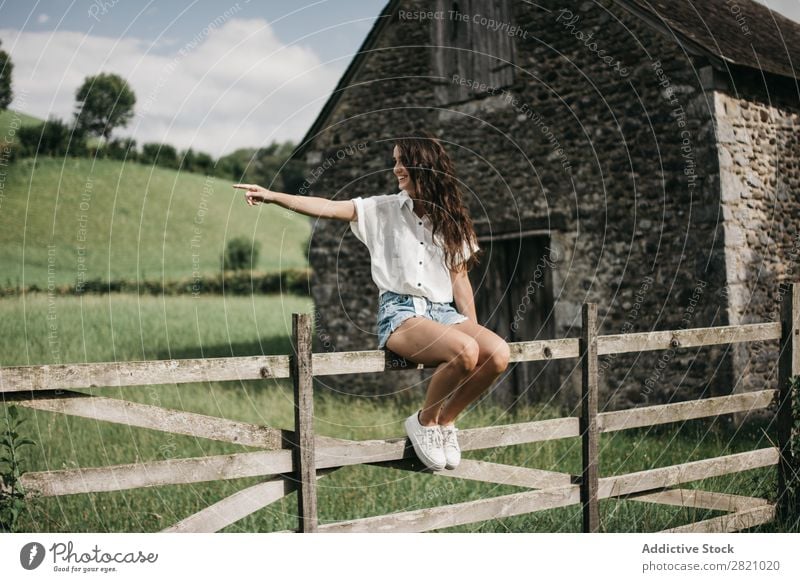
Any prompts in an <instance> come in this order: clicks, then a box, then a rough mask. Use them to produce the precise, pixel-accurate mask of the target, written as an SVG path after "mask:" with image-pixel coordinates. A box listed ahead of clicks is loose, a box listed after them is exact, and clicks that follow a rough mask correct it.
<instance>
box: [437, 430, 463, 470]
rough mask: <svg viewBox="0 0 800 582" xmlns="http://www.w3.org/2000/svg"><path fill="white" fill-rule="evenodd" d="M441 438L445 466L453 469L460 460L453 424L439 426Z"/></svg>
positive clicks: (459, 450) (459, 448)
mask: <svg viewBox="0 0 800 582" xmlns="http://www.w3.org/2000/svg"><path fill="white" fill-rule="evenodd" d="M439 428H440V429H441V431H442V440H443V441H444V456H445V468H446V469H455V468H456V467H458V464H459V463H460V462H461V447H459V446H458V439H457V438H456V433H457V432H458V429H457V428H456V427H455V426H440V427H439Z"/></svg>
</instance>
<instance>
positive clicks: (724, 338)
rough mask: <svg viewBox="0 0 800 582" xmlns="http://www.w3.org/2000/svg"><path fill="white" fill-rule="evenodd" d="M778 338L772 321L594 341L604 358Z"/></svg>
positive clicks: (617, 335)
mask: <svg viewBox="0 0 800 582" xmlns="http://www.w3.org/2000/svg"><path fill="white" fill-rule="evenodd" d="M780 336H781V332H780V323H776V322H771V323H749V324H744V325H730V326H720V327H699V328H694V329H675V330H664V331H650V332H643V333H626V334H616V335H604V336H600V337H599V338H598V340H597V353H598V355H600V356H605V355H608V354H622V353H628V352H645V351H651V350H666V349H670V348H692V347H700V346H712V345H718V344H730V343H737V342H751V341H768V340H774V339H779V338H780Z"/></svg>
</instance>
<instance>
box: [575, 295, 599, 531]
mask: <svg viewBox="0 0 800 582" xmlns="http://www.w3.org/2000/svg"><path fill="white" fill-rule="evenodd" d="M582 320H583V323H582V325H583V327H582V328H581V338H580V354H581V385H582V389H581V420H580V431H581V440H582V447H581V451H582V459H583V473H582V474H581V504H582V505H583V531H584V532H587V533H595V532H598V531H600V510H599V506H598V500H597V489H598V483H597V461H598V459H597V439H598V431H597V400H598V397H597V369H598V366H597V304H596V303H584V304H583V309H582Z"/></svg>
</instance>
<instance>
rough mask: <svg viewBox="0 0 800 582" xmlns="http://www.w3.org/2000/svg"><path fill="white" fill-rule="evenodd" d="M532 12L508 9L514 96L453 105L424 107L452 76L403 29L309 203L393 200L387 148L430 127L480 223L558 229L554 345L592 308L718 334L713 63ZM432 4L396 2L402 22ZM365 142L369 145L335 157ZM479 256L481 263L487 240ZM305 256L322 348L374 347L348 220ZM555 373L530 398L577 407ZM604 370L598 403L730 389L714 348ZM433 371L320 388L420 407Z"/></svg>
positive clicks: (566, 367) (424, 26)
mask: <svg viewBox="0 0 800 582" xmlns="http://www.w3.org/2000/svg"><path fill="white" fill-rule="evenodd" d="M536 4H537V5H539V6H541V7H543V8H544V9H539V8H536V7H534V6H532V5H531V4H527V3H522V2H515V3H514V19H515V22H514V25H516V26H518V27H519V30H521V31H523V33H524V34H518V35H517V36H516V37H515V42H516V60H515V65H516V67H515V80H514V83H513V85H512V86H510V87H507V88H504V89H503V90H502V91H499V90H498V91H494V92H493V93H494V94H488V93H487V94H486V96H484V97H482V98H477V99H474V100H472V101H468V102H465V103H458V104H446V103H439V102H437V101H436V98H435V95H434V91H433V83H434V82H440V83H441V82H452V81H453V80H452V79H450V80H449V81H448V80H447V79H444V80H443V79H432V78H431V75H432V73H431V52H430V51H431V50H432V49H430V48H428V47H427V46H426V45H428V44H429V39H430V36H431V32H430V26H431V25H432V22H430V21H426V22H421V21H414V20H410V19H400V18H395V20H394V21H392V22H391V24H390V25H389V26H388V27H387V28H386V30H385V31H384V34H383V35H382V36H381V37H380V39H379V40H378V42H377V46H375V47H374V48H373V50H372V52H371V54H370V55H369V56H368V57H367V58H366V59H365V61H364V63H363V65H362V67H361V69H360V71H359V73H358V75H357V77H356V79H355V80H354V82H353V83H352V84H351V86H350V87H349V88H348V89H347V90H346V92H345V93H344V95H343V96H342V98H341V99H340V100H339V102H338V104H337V106H336V107H335V108H334V110H333V112H332V114H331V116H330V117H329V119H328V126H327V128H326V129H325V130H324V131H323V132H321V134H320V135H319V137H318V138H317V139H316V140H315V142H314V144H313V146H312V147H311V149H310V152H309V154H308V162H309V171H310V172H311V171H312V170H313V169H318V168H319V167H320V164H321V163H322V161H323V160H326V159H328V158H331V157H333V158H334V159H335V160H336V161H335V163H333V164H329V167H327V168H325V169H324V171H322V172H317V173H318V174H320V175H319V177H318V178H317V179H316V182H315V183H314V184H313V186H312V187H311V190H310V191H311V193H312V194H313V195H318V196H325V197H331V198H337V199H347V198H352V197H355V196H369V195H374V194H385V193H393V192H395V191H396V182H395V180H394V178H393V176H392V174H391V161H390V156H391V147H392V144H391V139H392V138H393V137H395V136H399V135H404V134H406V132H408V131H413V129H414V128H420V127H427V128H429V129H432V130H433V131H435V132H436V133H437V134H438V135H439V136H440V137H441V139H443V140H444V141H445V142H446V144H448V150H449V151H450V153H451V155H452V156H453V157H454V159H455V161H456V166H457V170H458V172H459V177H460V178H461V179H462V180H463V182H464V185H465V190H466V192H465V196H466V198H467V203H468V204H469V206H470V209H471V214H472V217H473V219H474V220H475V221H476V224H478V225H479V226H481V225H482V226H481V228H483V229H484V230H485V229H486V227H487V226H491V225H504V226H503V228H506V229H507V228H508V225H509V224H510V225H512V226H513V225H515V224H516V225H521V224H523V223H524V222H526V221H531V220H534V221H538V222H539V223H543V224H549V225H551V228H550V235H551V243H552V244H551V248H553V249H554V250H557V251H558V252H557V253H556V254H557V259H558V260H557V265H556V267H555V271H554V273H553V291H554V295H555V306H554V314H555V318H556V329H555V337H556V338H560V337H577V336H578V335H579V333H580V324H581V321H580V306H581V304H582V303H583V302H589V301H591V302H596V303H597V304H598V314H599V322H600V333H601V334H610V333H632V332H639V331H649V330H662V329H675V328H681V327H684V328H685V327H705V326H711V325H726V324H727V323H728V314H727V305H726V303H725V296H724V293H723V292H722V290H723V289H724V286H725V277H726V271H725V248H724V244H725V235H724V233H723V229H722V223H721V216H720V215H719V180H720V177H719V173H718V161H717V160H718V153H717V150H716V146H715V130H714V116H713V112H714V107H715V102H714V98H713V91H709V90H708V89H707V88H706V87H704V81H703V79H704V77H707V76H708V74H707V71H708V63H707V62H705V61H704V60H703V59H702V58H700V57H696V56H694V57H690V56H688V55H687V54H685V53H684V52H683V50H682V49H680V48H679V47H678V46H677V45H676V44H675V43H674V42H673V41H672V40H671V39H669V38H668V37H667V36H665V35H663V34H661V33H659V32H656V31H654V30H653V29H652V28H650V27H649V26H647V25H645V24H643V23H642V22H641V21H640V20H638V19H637V18H636V17H633V16H632V15H630V14H629V13H627V12H626V11H625V10H623V9H621V8H619V7H618V6H616V5H615V4H613V3H611V2H609V1H603V2H597V3H596V2H552V1H547V0H543V1H540V2H537V3H536ZM428 6H429V3H427V2H421V1H419V2H403V8H404V9H406V10H422V9H429V8H428ZM566 11H569V12H571V14H568V12H566ZM590 32H591V33H593V35H592V40H593V41H594V43H592V42H588V43H587V41H586V36H585V35H586V34H588V33H590ZM578 33H580V34H581V35H583V36H580V35H579V34H578ZM581 38H583V39H584V40H583V41H582V40H580V39H581ZM600 51H604V52H603V53H600ZM606 57H612V58H611V59H610V64H609V62H607V61H609V59H608V58H606ZM623 73H624V74H623ZM470 81H477V82H480V81H481V80H480V79H470ZM456 82H460V81H459V80H456ZM358 143H366V144H367V145H366V146H365V148H364V149H363V150H362V151H358V152H356V153H355V154H353V155H345V156H337V152H338V151H339V150H341V149H342V148H345V147H347V146H348V145H350V146H352V144H358ZM340 158H341V159H340ZM556 224H557V225H561V226H559V227H558V228H555V227H552V225H556ZM511 230H513V228H512V229H511ZM483 248H484V250H486V251H487V254H488V252H489V251H490V249H491V245H490V243H488V242H487V243H484V245H483ZM309 260H310V262H311V266H312V268H313V269H314V279H313V281H312V291H313V294H314V299H315V303H316V305H317V309H318V313H317V314H316V315H317V318H316V320H317V325H318V327H319V328H321V329H323V330H324V332H325V334H327V336H328V337H329V341H328V344H329V349H335V350H351V349H374V347H375V345H376V337H375V335H374V333H375V317H376V306H377V289H376V288H375V286H374V284H373V283H372V281H371V278H370V271H369V264H368V254H367V251H366V249H365V248H364V247H363V245H361V243H360V242H359V241H357V240H356V239H355V237H354V236H353V235H352V234H351V233H350V232H349V229H348V227H347V225H345V224H343V223H335V222H332V221H327V222H319V223H318V224H316V225H315V227H314V231H313V235H312V239H311V244H310V248H309ZM317 349H321V348H317ZM559 365H560V367H561V369H562V371H563V373H562V377H563V382H562V383H561V385H554V386H535V387H534V390H535V391H536V392H537V393H539V394H540V395H541V398H542V399H544V400H551V399H553V398H554V399H556V400H557V401H560V402H562V403H564V404H566V405H568V406H572V405H574V404H575V402H576V398H577V394H578V391H579V381H580V372H579V369H575V362H574V361H563V362H561V363H559ZM600 368H601V373H602V378H601V390H602V393H603V395H604V397H605V398H604V401H602V402H601V406H602V407H609V408H618V407H623V406H629V405H636V404H643V403H653V402H661V401H669V400H674V399H679V400H680V399H685V398H690V397H696V396H698V395H699V394H701V393H703V392H704V391H706V390H709V391H710V392H713V393H717V392H718V393H726V392H728V391H730V384H731V382H730V378H731V368H730V361H729V358H727V357H726V356H725V350H724V349H723V348H716V347H715V348H705V349H701V350H670V351H667V352H644V353H642V354H638V355H630V356H628V355H619V356H616V357H603V358H601V365H600ZM426 376H427V373H426V372H416V371H415V372H393V373H390V374H375V375H364V376H342V377H330V378H324V379H322V380H324V384H323V385H322V386H321V388H322V389H332V390H337V391H344V392H348V393H373V394H374V393H397V392H407V393H409V394H413V396H414V397H415V398H420V397H421V396H422V394H423V393H424V387H425V384H424V383H423V380H424V379H425V378H426Z"/></svg>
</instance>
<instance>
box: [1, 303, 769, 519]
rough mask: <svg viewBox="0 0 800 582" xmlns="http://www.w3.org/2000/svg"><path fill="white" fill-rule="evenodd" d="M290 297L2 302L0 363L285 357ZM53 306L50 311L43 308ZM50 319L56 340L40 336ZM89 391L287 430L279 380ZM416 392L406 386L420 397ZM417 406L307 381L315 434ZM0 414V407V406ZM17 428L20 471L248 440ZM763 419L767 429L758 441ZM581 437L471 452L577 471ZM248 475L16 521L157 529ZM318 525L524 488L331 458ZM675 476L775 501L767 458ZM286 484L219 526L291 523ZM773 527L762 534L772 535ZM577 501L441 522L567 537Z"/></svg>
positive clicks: (655, 442) (533, 416)
mask: <svg viewBox="0 0 800 582" xmlns="http://www.w3.org/2000/svg"><path fill="white" fill-rule="evenodd" d="M311 309H312V305H311V302H310V300H308V299H305V298H296V297H277V296H273V297H253V298H248V297H200V298H197V299H193V298H187V297H166V298H158V297H150V296H146V297H135V296H131V295H111V296H102V297H97V296H85V297H82V298H75V297H56V298H54V300H53V303H50V301H49V300H48V298H47V296H46V295H31V296H27V297H25V298H24V299H23V298H21V297H19V298H7V299H4V300H2V301H0V326H2V327H0V354H2V362H0V364H2V365H3V366H8V365H22V364H42V363H49V364H52V363H59V362H81V361H113V360H117V361H121V360H140V359H155V358H170V357H171V358H184V357H195V356H226V355H252V354H261V353H284V354H285V353H289V352H290V351H291V347H290V344H289V341H288V336H289V333H290V329H291V313H292V312H310V311H311ZM48 315H50V316H51V318H50V319H48ZM53 324H55V335H54V336H53V337H54V338H55V339H56V340H57V343H58V351H57V352H54V351H53V345H52V344H51V343H50V342H49V341H48V332H51V331H53V328H51V327H49V326H50V325H53ZM84 392H86V393H90V394H96V395H103V396H108V397H114V398H122V399H127V400H131V401H135V402H140V403H145V404H150V405H154V406H161V407H165V408H168V409H175V410H185V411H191V412H197V413H201V414H208V415H213V416H219V417H222V418H229V419H235V420H240V421H244V422H251V423H257V424H260V425H266V426H272V427H280V428H291V427H292V424H293V415H294V410H293V400H292V388H291V385H290V384H289V383H288V382H286V381H248V382H227V383H218V382H210V383H202V384H187V385H174V384H172V385H170V384H165V385H160V386H147V387H141V388H139V387H135V388H93V389H86V390H84ZM422 396H423V393H422V389H420V390H419V391H417V392H416V393H415V394H413V395H411V398H413V399H416V400H421V398H422ZM414 404H418V402H412V403H409V402H408V401H401V400H398V399H395V398H391V397H383V398H375V397H360V396H354V395H347V394H342V393H336V392H333V391H332V390H329V389H328V388H327V387H326V384H325V382H324V378H320V379H319V380H318V383H317V384H316V388H315V400H314V411H315V419H314V422H315V430H316V432H317V433H318V434H322V435H328V436H335V437H341V438H348V439H370V438H387V437H398V436H402V434H403V430H402V420H403V419H404V418H405V416H407V415H408V414H409V412H410V410H412V406H413V405H414ZM2 414H3V413H2V412H0V416H2ZM21 415H22V416H24V417H25V418H26V424H25V425H23V432H24V436H28V437H30V438H32V439H33V440H35V441H36V446H35V447H30V448H28V449H27V450H26V453H25V467H24V469H25V470H27V471H45V470H57V469H70V468H79V467H102V466H107V465H113V464H126V463H135V462H144V461H158V460H164V459H169V458H188V457H202V456H207V455H216V454H224V453H235V452H247V451H251V450H255V449H252V448H248V447H243V446H238V445H234V444H228V443H221V442H216V441H211V440H205V439H197V438H190V437H185V436H180V435H172V434H168V433H161V432H158V431H151V430H146V429H139V428H131V427H127V426H124V425H117V424H111V423H106V422H98V421H93V420H88V419H82V418H77V417H68V416H64V415H59V414H54V413H48V412H41V411H35V410H29V409H21ZM560 415H561V414H560V413H559V411H556V410H553V409H548V408H543V407H527V408H521V409H519V410H517V411H515V412H513V413H508V412H507V411H504V410H501V409H499V408H498V407H496V406H493V405H491V404H489V403H481V404H479V405H478V406H476V407H475V408H473V409H472V410H470V411H468V412H467V413H466V414H464V415H462V417H461V419H460V421H459V426H460V427H461V428H471V427H481V426H492V425H501V424H510V423H514V422H522V421H528V420H542V419H546V418H554V417H557V416H560ZM772 433H774V430H773V428H772V427H767V434H769V435H770V437H769V438H771V439H773V440H774V434H772ZM768 446H771V444H770V442H769V439H768V438H767V437H766V436H765V433H764V432H763V431H762V427H760V426H758V425H757V424H752V425H747V427H746V428H745V429H742V430H739V431H735V430H733V429H732V428H731V427H730V426H728V425H727V424H724V423H721V422H719V421H714V420H711V419H709V420H702V421H692V422H689V423H683V424H668V425H664V426H660V427H654V428H648V429H634V430H628V431H621V432H615V433H608V434H603V435H601V439H600V459H601V460H600V475H601V477H603V476H609V475H615V474H623V473H628V472H633V471H641V470H645V469H649V468H655V467H661V466H666V465H671V464H677V463H683V462H688V461H694V460H699V459H703V458H709V457H714V456H718V455H723V454H730V453H736V452H742V451H747V450H754V449H758V448H763V447H768ZM580 450H581V446H580V440H579V439H576V438H570V439H560V440H557V441H550V442H543V443H535V444H530V445H517V446H510V447H502V448H496V449H489V450H484V451H467V452H465V453H464V457H465V458H468V459H483V460H487V461H491V462H496V463H506V464H511V465H518V466H523V467H531V468H538V469H544V470H550V471H561V472H569V473H572V474H576V473H579V472H580ZM258 482H259V479H257V478H248V479H235V480H229V481H218V482H210V483H199V484H191V485H175V486H162V487H152V488H143V489H138V490H130V491H118V492H110V493H96V494H80V495H67V496H63V497H56V498H39V499H33V500H32V501H31V503H30V505H29V509H28V511H26V512H25V513H24V515H23V516H22V520H21V523H20V530H21V531H30V532H95V531H97V532H106V531H108V532H125V531H131V532H155V531H160V530H162V529H164V528H166V527H169V526H170V525H172V524H174V523H176V522H178V521H180V520H181V519H183V518H185V517H187V516H189V515H191V514H193V513H195V512H197V511H199V510H201V509H203V508H205V507H208V506H209V505H211V504H212V503H214V502H216V501H219V500H221V499H224V498H225V497H227V496H229V495H232V494H233V493H235V492H237V491H240V490H242V489H244V488H245V487H247V486H250V485H254V484H256V483H258ZM318 487H319V517H320V522H321V523H329V522H333V521H339V520H343V519H355V518H360V517H367V516H371V515H381V514H386V513H392V512H399V511H408V510H414V509H420V508H425V507H434V506H438V505H443V504H448V503H458V502H463V501H468V500H474V499H480V498H487V497H492V496H499V495H504V494H508V493H515V492H521V491H524V489H522V488H519V487H514V486H499V485H494V484H489V483H478V482H472V481H465V480H458V479H448V478H444V477H441V476H436V475H431V474H422V473H413V472H405V471H397V470H392V469H385V468H378V467H373V466H352V467H345V468H342V469H339V470H338V471H336V472H334V473H333V474H331V475H328V476H326V477H324V478H323V479H321V480H320V481H319V482H318ZM684 487H688V488H692V487H697V488H702V489H704V490H710V491H718V492H724V493H733V494H739V495H753V496H760V497H766V498H770V497H772V496H773V495H774V491H775V470H774V468H767V469H758V470H753V471H748V472H745V473H740V474H735V475H728V476H724V477H719V478H714V479H708V480H704V481H700V482H695V483H689V484H686V485H684ZM295 513H296V496H295V494H291V495H289V496H288V497H286V498H284V499H282V500H281V501H279V502H277V503H274V504H272V505H270V506H268V507H266V508H264V509H261V510H259V511H257V512H255V513H254V514H252V515H250V516H248V517H246V518H244V519H242V520H240V521H239V522H237V523H235V524H232V525H231V526H229V527H227V528H226V529H225V530H224V531H227V532H268V531H276V530H284V529H293V528H295V527H296V518H295V517H294V515H295ZM717 515H720V514H719V513H718V512H713V511H704V510H690V509H681V508H675V507H669V506H661V505H656V504H650V503H644V502H636V501H631V500H619V501H616V500H615V501H603V502H601V523H602V526H603V529H604V530H605V531H615V532H629V531H640V532H646V531H659V530H661V529H665V528H669V527H676V526H679V525H683V524H686V523H690V522H692V521H697V520H700V519H707V518H709V517H715V516H717ZM781 527H782V526H780V525H776V524H770V525H768V526H764V527H762V528H759V529H760V530H761V531H780V528H781ZM580 528H581V510H580V507H579V506H572V507H567V508H563V509H554V510H548V511H543V512H537V513H533V514H529V515H522V516H517V517H511V518H505V519H495V520H491V521H487V522H483V523H478V524H471V525H465V526H459V527H453V528H448V529H446V530H442V531H448V532H506V531H511V532H577V531H580Z"/></svg>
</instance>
